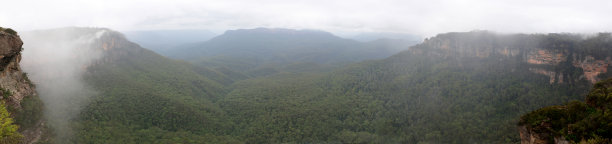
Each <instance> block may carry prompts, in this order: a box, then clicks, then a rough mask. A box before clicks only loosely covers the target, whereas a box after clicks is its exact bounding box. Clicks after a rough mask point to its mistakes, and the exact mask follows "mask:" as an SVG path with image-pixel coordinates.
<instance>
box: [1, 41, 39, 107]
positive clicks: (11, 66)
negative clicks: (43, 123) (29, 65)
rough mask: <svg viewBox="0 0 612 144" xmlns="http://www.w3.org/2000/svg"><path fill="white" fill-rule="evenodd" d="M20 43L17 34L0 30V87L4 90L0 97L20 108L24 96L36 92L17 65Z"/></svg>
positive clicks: (21, 43)
mask: <svg viewBox="0 0 612 144" xmlns="http://www.w3.org/2000/svg"><path fill="white" fill-rule="evenodd" d="M22 45H23V42H22V41H21V39H20V38H19V36H17V35H12V34H9V33H5V32H0V88H1V89H2V90H3V91H4V92H3V93H2V95H3V96H2V97H1V99H2V100H3V101H5V102H7V103H8V104H9V106H12V107H14V108H21V105H20V104H21V101H22V100H23V99H24V98H25V97H27V96H33V95H35V94H36V92H35V90H34V86H33V85H32V84H31V83H30V80H29V79H28V78H27V74H25V73H23V72H22V71H21V67H20V66H19V62H20V61H21V53H20V52H21V50H22V47H21V46H22Z"/></svg>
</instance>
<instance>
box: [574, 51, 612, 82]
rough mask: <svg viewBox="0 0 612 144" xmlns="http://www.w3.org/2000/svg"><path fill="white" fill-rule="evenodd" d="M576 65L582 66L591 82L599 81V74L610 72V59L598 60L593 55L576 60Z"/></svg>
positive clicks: (585, 75)
mask: <svg viewBox="0 0 612 144" xmlns="http://www.w3.org/2000/svg"><path fill="white" fill-rule="evenodd" d="M573 65H574V66H575V67H579V68H582V70H583V71H584V77H585V78H586V79H587V80H589V81H590V82H591V83H595V82H597V81H599V78H597V75H599V74H601V73H606V72H608V66H609V65H610V60H609V59H608V60H596V59H595V58H594V57H592V56H587V57H586V58H585V59H584V60H574V62H573Z"/></svg>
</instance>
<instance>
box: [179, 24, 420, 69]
mask: <svg viewBox="0 0 612 144" xmlns="http://www.w3.org/2000/svg"><path fill="white" fill-rule="evenodd" d="M411 44H414V42H408V41H402V40H390V39H388V40H380V41H374V42H368V43H364V42H358V41H354V40H349V39H343V38H340V37H337V36H335V35H333V34H331V33H328V32H323V31H315V30H291V29H267V28H257V29H240V30H230V31H227V32H225V33H224V34H222V35H220V36H217V37H215V38H213V39H211V40H209V41H207V42H203V43H197V44H192V45H189V46H185V47H183V48H182V49H176V50H175V51H173V52H172V53H169V56H170V57H172V58H177V59H183V60H187V61H191V62H193V63H195V64H196V65H200V66H214V67H218V66H223V67H228V68H230V69H232V70H239V71H246V70H252V69H255V68H258V67H261V66H266V65H274V66H279V65H286V64H292V63H304V62H306V63H308V62H311V63H318V64H330V63H343V62H344V63H345V62H356V61H361V60H367V59H379V58H384V57H387V56H390V55H392V54H394V53H396V52H399V51H401V50H403V49H406V48H408V47H409V46H410V45H411Z"/></svg>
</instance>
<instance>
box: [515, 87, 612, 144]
mask: <svg viewBox="0 0 612 144" xmlns="http://www.w3.org/2000/svg"><path fill="white" fill-rule="evenodd" d="M611 100H612V79H607V80H604V81H600V82H598V83H597V84H595V85H594V86H593V88H592V89H591V91H590V92H589V93H588V95H587V96H586V103H585V102H580V101H572V102H569V103H567V104H565V105H561V106H550V107H545V108H541V109H538V110H536V111H533V112H531V113H528V114H526V115H523V116H522V117H521V120H520V122H519V125H524V126H526V127H527V129H529V130H531V131H534V132H537V133H544V134H550V135H551V136H550V139H549V141H551V142H552V140H553V138H554V137H559V136H562V137H563V138H565V139H567V140H570V141H572V142H576V143H578V142H581V141H584V142H587V143H602V144H603V143H611V142H612V131H610V130H612V124H611V123H610V122H612V114H610V110H612V104H611V102H612V101H611Z"/></svg>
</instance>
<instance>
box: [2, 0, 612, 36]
mask: <svg viewBox="0 0 612 144" xmlns="http://www.w3.org/2000/svg"><path fill="white" fill-rule="evenodd" d="M2 5H3V6H2V8H1V9H0V26H3V27H13V28H15V29H17V30H33V29H44V28H56V27H65V26H87V27H108V28H111V29H116V30H155V29H209V30H212V31H215V32H218V33H219V32H222V31H224V30H227V29H237V28H254V27H273V28H278V27H281V28H295V29H320V30H325V31H331V32H334V33H337V34H346V33H356V32H398V33H411V34H418V35H424V36H431V35H434V34H437V33H442V32H449V31H470V30H476V29H479V30H492V31H497V32H513V33H514V32H523V33H534V32H537V33H546V32H582V33H590V32H601V31H612V16H611V15H612V1H609V0H574V1H567V0H540V1H537V0H420V1H410V0H335V1H334V0H303V1H301V0H251V1H246V0H216V1H212V0H180V1H179V0H166V1H161V0H80V1H77V0H52V1H51V0H40V1H35V0H9V1H4V2H2Z"/></svg>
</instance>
